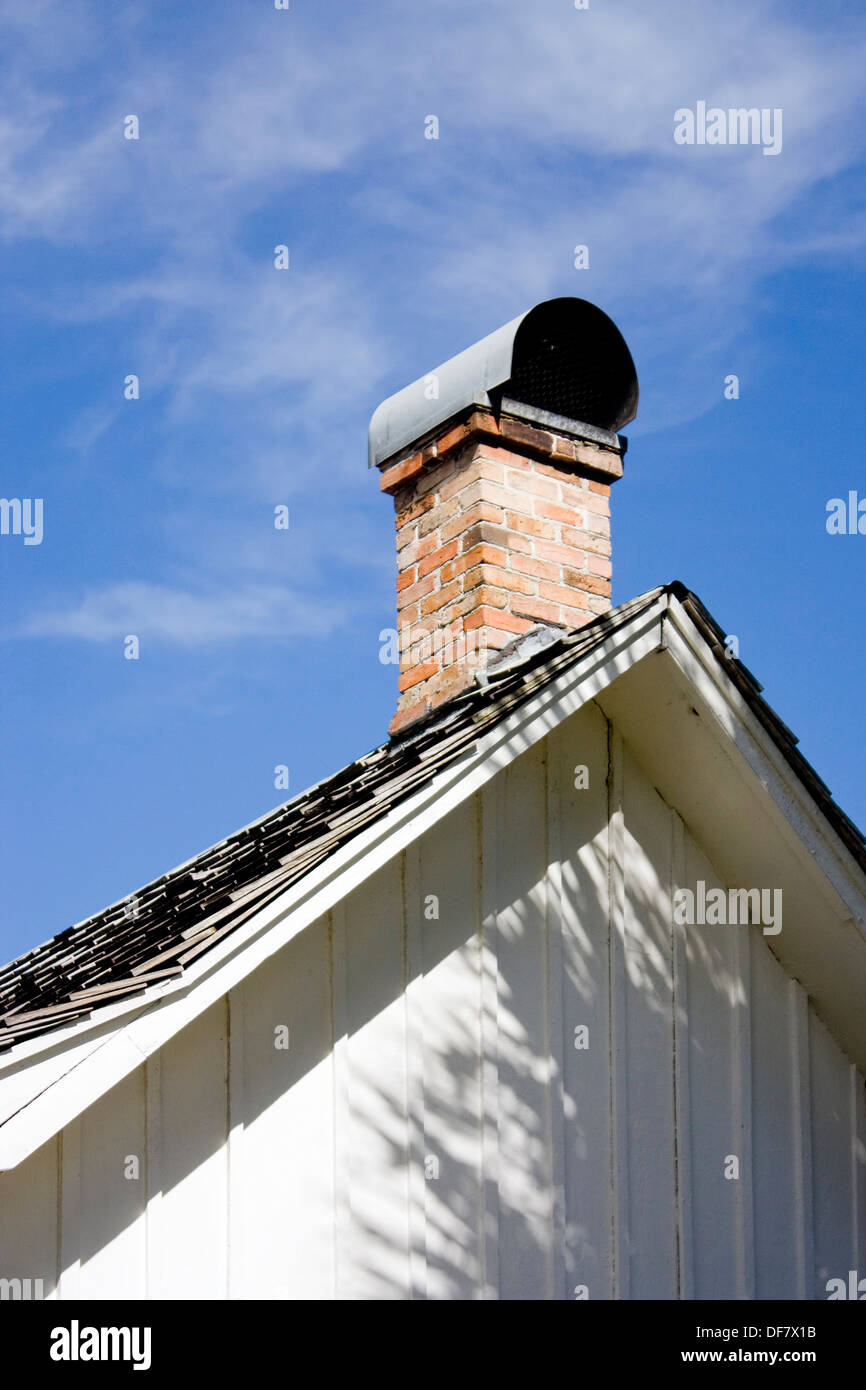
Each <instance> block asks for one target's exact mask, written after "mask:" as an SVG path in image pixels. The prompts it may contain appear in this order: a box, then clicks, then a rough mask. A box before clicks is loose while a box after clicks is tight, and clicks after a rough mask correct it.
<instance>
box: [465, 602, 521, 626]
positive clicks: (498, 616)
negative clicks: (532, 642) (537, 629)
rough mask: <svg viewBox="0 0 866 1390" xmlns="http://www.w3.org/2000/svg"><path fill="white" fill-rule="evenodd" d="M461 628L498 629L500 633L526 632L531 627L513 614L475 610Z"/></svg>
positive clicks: (496, 610) (492, 610) (497, 610)
mask: <svg viewBox="0 0 866 1390" xmlns="http://www.w3.org/2000/svg"><path fill="white" fill-rule="evenodd" d="M463 626H464V627H465V628H466V630H467V631H471V630H473V629H474V628H476V627H492V628H498V629H499V631H500V632H528V630H529V628H530V627H531V626H532V624H531V623H529V622H527V621H526V620H525V619H523V618H517V617H515V616H514V614H513V613H509V612H507V611H500V610H499V609H496V608H486V607H483V608H476V609H475V611H474V612H473V613H470V614H469V616H468V617H467V618H464V620H463Z"/></svg>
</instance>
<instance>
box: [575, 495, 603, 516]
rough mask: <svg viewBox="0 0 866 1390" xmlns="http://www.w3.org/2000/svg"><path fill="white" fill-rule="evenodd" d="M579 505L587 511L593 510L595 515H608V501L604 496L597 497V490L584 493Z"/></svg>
mask: <svg viewBox="0 0 866 1390" xmlns="http://www.w3.org/2000/svg"><path fill="white" fill-rule="evenodd" d="M581 506H583V507H585V508H586V510H587V511H588V512H595V514H596V516H610V502H609V501H608V499H607V498H606V497H599V495H598V493H597V492H586V493H584V496H583V500H582V502H581Z"/></svg>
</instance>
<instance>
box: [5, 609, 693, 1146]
mask: <svg viewBox="0 0 866 1390" xmlns="http://www.w3.org/2000/svg"><path fill="white" fill-rule="evenodd" d="M667 602H668V599H667V595H666V594H664V593H662V594H660V595H659V597H658V599H657V600H656V601H655V602H654V603H653V604H652V605H651V606H649V607H648V608H646V609H645V610H643V611H642V612H639V613H638V614H636V615H635V618H634V620H633V621H630V622H627V623H625V624H624V625H623V626H622V627H621V628H619V629H617V630H616V631H614V632H613V633H611V635H610V637H609V638H608V639H607V640H606V641H605V642H604V643H602V644H601V645H600V646H599V647H596V648H595V649H594V650H593V651H591V652H589V653H588V654H587V656H586V657H584V658H583V659H582V660H579V661H576V662H575V663H574V664H573V665H572V666H569V667H568V668H566V670H564V671H563V672H561V673H560V675H558V676H557V677H555V678H554V679H553V680H551V681H550V683H549V684H548V685H545V686H544V687H543V688H542V689H541V690H539V691H538V692H537V693H536V694H535V695H532V696H530V697H529V698H528V699H527V700H526V701H525V702H524V703H523V704H521V705H520V707H519V708H518V709H516V710H514V711H513V713H512V714H510V715H508V716H507V717H506V718H505V719H503V720H502V722H501V723H499V724H496V725H495V726H494V727H493V728H492V729H491V730H490V731H489V732H488V733H487V734H484V735H483V736H482V737H481V738H479V740H478V742H477V743H476V744H475V745H474V746H473V747H472V748H471V749H470V750H469V752H468V753H467V754H466V755H465V756H464V757H462V758H460V759H459V760H458V761H457V762H456V763H454V764H452V765H450V766H449V767H446V768H444V769H443V770H442V772H440V773H439V774H438V775H437V776H436V777H434V779H433V780H432V782H430V783H429V784H427V785H426V786H424V787H422V788H421V789H420V790H419V791H417V792H416V793H415V794H414V795H413V796H411V797H408V798H407V799H406V800H405V801H403V802H401V803H400V804H399V805H398V806H395V807H394V808H393V809H392V810H390V811H389V812H387V813H386V814H385V815H383V817H382V818H381V820H379V821H376V822H374V823H373V824H372V825H371V826H368V827H367V828H366V829H365V830H363V831H362V832H361V833H360V834H358V835H357V836H355V837H354V838H353V839H351V840H349V841H348V842H347V843H346V844H345V845H343V846H341V848H340V849H338V850H337V851H336V852H335V853H334V854H333V855H331V856H330V857H329V858H328V859H327V860H325V861H324V862H323V863H322V864H320V865H317V866H316V868H314V869H313V870H311V871H310V873H308V874H306V875H304V877H303V878H302V879H299V880H298V882H297V883H294V884H292V886H291V887H290V888H287V889H286V891H285V893H283V894H281V895H280V897H279V898H277V899H275V900H274V901H273V902H271V903H269V904H267V906H265V907H264V908H262V910H261V912H260V913H257V914H256V916H255V917H253V918H251V919H250V921H249V922H247V923H245V924H244V925H243V926H240V927H238V929H237V931H235V932H231V933H229V935H228V936H227V937H226V938H225V940H224V941H222V942H220V943H219V944H218V945H216V946H214V948H213V950H211V951H209V952H207V953H206V954H205V955H203V956H202V957H201V959H200V960H199V961H197V962H195V963H194V965H192V966H190V967H189V968H188V969H187V970H186V971H185V972H184V974H183V976H182V977H180V978H178V979H177V980H170V981H168V982H166V983H165V984H163V985H157V986H154V987H153V989H152V991H149V992H148V994H147V995H146V996H144V997H142V996H141V995H139V996H138V997H137V998H136V1000H135V1001H134V1003H130V1002H127V1004H126V1005H125V1006H124V1005H122V1004H118V1005H116V1006H114V1007H113V1009H112V1015H113V1020H114V1022H115V1023H116V1027H115V1028H114V1030H113V1031H112V1032H111V1033H110V1034H108V1035H107V1036H106V1035H105V1029H104V1024H105V1022H106V1016H107V1014H108V1010H107V1009H98V1010H95V1011H94V1014H93V1016H92V1017H91V1018H89V1019H85V1020H82V1021H81V1022H80V1023H78V1024H76V1025H72V1026H70V1027H69V1028H68V1029H64V1030H63V1033H64V1037H63V1039H62V1040H58V1035H57V1034H52V1035H51V1036H50V1037H49V1038H44V1039H42V1040H37V1039H33V1040H32V1041H31V1042H30V1043H29V1044H22V1045H20V1047H19V1048H16V1049H13V1051H12V1052H11V1053H10V1054H9V1057H8V1059H6V1061H5V1066H4V1065H3V1064H2V1063H0V1111H2V1095H3V1087H4V1072H12V1071H16V1072H18V1071H19V1070H20V1068H21V1063H22V1059H23V1057H24V1056H25V1055H29V1057H30V1058H32V1059H36V1058H38V1057H41V1056H43V1054H46V1053H51V1052H54V1053H55V1061H56V1070H55V1071H54V1072H53V1074H51V1075H49V1074H47V1073H46V1070H45V1069H44V1068H39V1081H38V1085H37V1086H36V1087H35V1088H34V1090H33V1092H32V1093H31V1094H30V1095H29V1096H24V1095H20V1096H17V1097H16V1099H17V1101H18V1105H17V1108H16V1109H15V1112H14V1114H12V1115H10V1117H9V1118H8V1119H7V1120H6V1121H5V1123H3V1124H2V1126H0V1171H6V1170H8V1169H10V1168H14V1167H16V1166H17V1164H19V1163H21V1162H22V1161H23V1160H24V1159H25V1158H27V1157H28V1155H29V1154H31V1153H33V1152H34V1151H35V1150H36V1149H37V1148H39V1147H40V1145H42V1144H44V1143H46V1142H47V1140H49V1139H50V1138H52V1137H53V1135H55V1134H56V1133H57V1131H58V1130H60V1129H62V1128H63V1127H64V1125H67V1124H69V1123H70V1121H71V1120H73V1119H74V1118H75V1117H76V1116H77V1115H79V1114H81V1112H82V1111H83V1110H85V1109H87V1107H88V1106H90V1105H92V1104H93V1103H94V1102H95V1101H96V1100H98V1099H99V1097H100V1096H101V1095H103V1094H104V1093H105V1092H106V1091H107V1090H109V1089H110V1088H111V1087H112V1086H115V1085H117V1083H118V1082H119V1081H121V1080H122V1079H123V1078H124V1077H125V1076H127V1075H128V1074H129V1073H130V1072H131V1071H133V1070H134V1069H135V1068H136V1067H137V1066H140V1065H141V1063H142V1062H143V1061H144V1060H145V1059H146V1058H147V1057H149V1056H150V1055H151V1053H153V1052H155V1051H156V1050H157V1049H158V1048H160V1047H162V1046H163V1045H164V1044H165V1043H166V1042H168V1040H169V1039H170V1038H172V1037H173V1036H174V1035H175V1034H176V1033H177V1032H179V1031H180V1029H181V1028H184V1027H185V1026H186V1025H187V1024H188V1023H190V1022H192V1020H193V1019H194V1018H196V1017H197V1016H198V1015H199V1014H201V1013H203V1012H204V1010H205V1009H207V1008H209V1007H210V1006H211V1004H213V1003H215V1002H216V1000H217V999H219V998H221V997H222V996H223V995H224V994H226V993H227V992H228V991H229V990H230V989H232V988H234V987H235V986H236V985H237V984H239V983H240V981H241V980H243V979H245V978H246V976H247V975H249V974H251V973H252V971H254V970H255V969H257V967H258V966H259V965H261V964H262V962H263V961H265V960H267V959H268V958H269V957H270V956H272V955H274V954H275V953H276V952H277V951H279V950H281V949H282V947H283V946H285V945H286V943H287V942H288V941H290V940H291V939H292V938H293V937H295V936H297V935H298V933H299V932H301V931H303V930H305V928H306V927H308V926H310V925H311V924H312V923H313V922H315V921H317V920H318V919H319V918H320V917H322V916H323V915H324V914H325V913H327V912H329V911H330V910H331V908H333V907H334V906H335V904H336V903H338V902H340V901H341V900H342V899H343V898H344V897H346V896H347V895H348V894H349V893H351V892H352V891H353V890H354V889H355V888H357V887H358V886H359V885H360V884H361V883H363V882H364V881H365V880H366V879H367V878H369V877H370V876H371V874H374V873H376V872H377V870H378V869H380V868H382V867H383V866H384V865H385V864H387V863H388V862H389V860H391V859H393V858H394V856H395V855H397V854H400V853H401V852H402V851H403V850H404V849H405V848H406V846H407V845H409V844H411V843H412V842H413V841H414V840H416V839H417V838H418V837H419V836H420V835H422V834H424V832H425V831H426V830H428V829H429V828H430V827H431V826H432V825H435V824H436V822H437V821H439V820H441V819H442V818H443V817H445V816H447V815H448V814H449V813H450V812H451V811H452V810H454V809H455V807H457V806H459V805H460V804H461V803H462V802H463V801H465V800H466V799H467V798H468V797H471V796H473V795H474V794H475V793H476V792H477V791H478V790H479V789H480V788H481V787H483V786H484V785H485V783H487V782H489V781H490V780H491V779H492V778H493V777H495V776H496V774H497V773H498V772H500V771H501V770H502V769H503V768H505V767H507V766H508V765H509V764H510V763H512V762H513V761H514V760H515V759H516V758H518V757H519V756H520V755H521V753H524V752H526V750H527V749H529V748H532V747H533V746H534V745H535V744H537V743H538V742H540V740H541V739H543V738H545V737H546V735H547V734H549V733H550V732H551V730H553V729H555V728H556V727H557V726H558V725H559V724H561V723H562V721H563V720H565V719H567V718H568V717H569V716H570V715H572V714H574V713H576V712H577V711H578V710H579V709H581V708H582V707H583V706H584V705H585V704H587V703H588V702H589V701H590V700H593V699H594V698H595V697H596V696H597V695H599V694H601V692H602V691H603V690H605V689H606V688H607V686H608V685H610V684H611V683H612V682H613V681H615V680H616V679H617V677H618V676H621V675H623V674H624V673H625V672H626V671H628V670H630V669H631V668H632V667H633V666H634V665H636V664H637V663H638V662H639V661H641V660H643V658H644V657H645V656H647V655H649V654H650V653H651V652H653V651H657V650H658V649H659V647H660V645H661V641H662V620H663V616H664V613H665V610H666V607H667ZM149 1001H150V1002H149ZM127 1015H128V1017H127ZM97 1029H98V1031H99V1033H100V1035H101V1036H99V1037H98V1038H94V1046H93V1049H92V1050H91V1051H89V1052H88V1053H87V1054H86V1055H85V1056H84V1057H82V1056H81V1052H80V1049H78V1048H77V1047H76V1045H77V1044H78V1043H80V1042H81V1040H82V1037H83V1036H86V1035H87V1034H88V1032H94V1033H95V1032H96V1031H97ZM73 1048H75V1057H74V1058H73V1057H71V1056H70V1055H69V1053H70V1051H71V1050H72V1049H73ZM25 1049H27V1052H26V1053H25Z"/></svg>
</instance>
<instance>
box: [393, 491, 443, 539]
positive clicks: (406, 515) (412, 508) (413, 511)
mask: <svg viewBox="0 0 866 1390" xmlns="http://www.w3.org/2000/svg"><path fill="white" fill-rule="evenodd" d="M435 501H436V499H435V497H431V496H430V495H429V494H428V496H427V497H422V498H420V499H419V500H418V501H417V502H410V503H409V504H408V505H407V506H405V507H402V508H400V509H399V510H398V512H397V529H398V530H399V529H400V527H401V526H405V525H406V523H407V522H408V521H417V519H418V517H419V516H423V515H424V513H425V512H429V510H430V508H431V507H432V506H433V504H434V502H435Z"/></svg>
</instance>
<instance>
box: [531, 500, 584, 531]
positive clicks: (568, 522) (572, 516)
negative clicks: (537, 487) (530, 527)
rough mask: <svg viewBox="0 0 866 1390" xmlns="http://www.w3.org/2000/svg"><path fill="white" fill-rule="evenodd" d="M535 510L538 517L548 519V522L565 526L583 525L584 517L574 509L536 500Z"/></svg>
mask: <svg viewBox="0 0 866 1390" xmlns="http://www.w3.org/2000/svg"><path fill="white" fill-rule="evenodd" d="M533 510H534V512H535V515H536V516H544V517H547V519H548V521H561V522H562V524H563V526H580V525H582V523H583V517H582V516H581V515H580V513H579V512H577V511H575V509H574V508H573V507H558V506H556V504H555V503H553V502H544V501H543V500H542V499H541V498H536V500H535V502H534V504H533Z"/></svg>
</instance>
